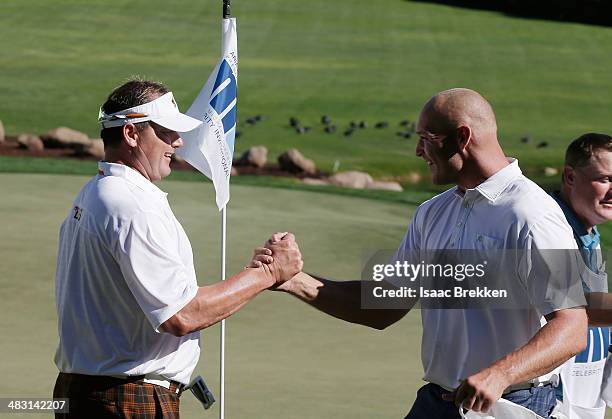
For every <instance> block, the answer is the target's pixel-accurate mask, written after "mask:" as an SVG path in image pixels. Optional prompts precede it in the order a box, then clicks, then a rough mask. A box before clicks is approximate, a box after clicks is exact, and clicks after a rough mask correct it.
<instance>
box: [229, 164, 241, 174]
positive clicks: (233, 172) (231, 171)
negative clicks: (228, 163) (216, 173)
mask: <svg viewBox="0 0 612 419" xmlns="http://www.w3.org/2000/svg"><path fill="white" fill-rule="evenodd" d="M238 174H239V173H238V169H236V168H235V167H234V166H232V170H230V176H238Z"/></svg>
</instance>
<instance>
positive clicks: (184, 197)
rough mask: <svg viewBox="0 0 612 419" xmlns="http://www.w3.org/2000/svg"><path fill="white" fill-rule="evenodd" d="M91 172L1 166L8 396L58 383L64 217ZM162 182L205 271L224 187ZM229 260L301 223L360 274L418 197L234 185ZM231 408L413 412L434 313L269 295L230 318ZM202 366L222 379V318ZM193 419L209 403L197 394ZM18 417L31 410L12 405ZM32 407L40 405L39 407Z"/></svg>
mask: <svg viewBox="0 0 612 419" xmlns="http://www.w3.org/2000/svg"><path fill="white" fill-rule="evenodd" d="M86 179H87V178H86V177H82V176H57V175H24V174H0V185H2V195H3V196H5V197H10V198H11V199H10V200H8V201H6V200H4V201H3V202H2V205H0V216H1V218H2V220H3V222H2V239H1V240H0V300H1V301H2V310H3V315H2V320H1V321H0V336H2V339H0V354H2V357H1V360H0V369H1V370H2V372H3V377H4V379H3V380H2V381H0V395H2V397H9V396H22V397H23V396H30V397H36V396H38V397H42V396H48V395H50V393H51V389H52V386H53V382H54V379H55V375H56V371H55V366H54V365H53V362H52V359H53V353H54V350H55V346H56V343H57V332H56V320H55V308H54V294H53V275H54V269H55V253H56V245H57V244H56V242H57V229H58V226H59V224H60V223H61V221H62V219H63V217H64V216H65V214H66V212H67V211H68V209H69V207H70V202H71V200H72V198H73V196H74V195H75V193H76V192H77V191H78V189H79V188H80V186H81V185H82V184H83V183H84V182H85V181H86ZM162 188H163V189H164V190H166V191H167V192H169V194H170V195H169V197H170V201H171V204H172V206H173V208H174V209H175V213H176V215H177V217H178V218H179V219H180V220H181V221H182V223H183V225H184V227H185V229H186V231H187V233H188V234H189V236H190V239H191V242H192V245H193V248H194V255H195V260H196V269H197V272H198V276H199V282H200V284H204V283H207V282H211V281H214V280H216V279H217V277H218V275H219V266H218V254H219V251H218V246H219V227H218V222H219V218H220V217H219V214H218V213H217V211H216V208H214V207H213V197H212V187H211V186H210V185H208V184H199V183H194V182H165V183H163V185H162ZM232 194H233V196H232V201H231V207H230V210H229V258H228V264H229V266H228V271H229V272H236V271H238V270H240V269H241V268H242V266H243V265H244V264H245V263H246V262H247V260H248V258H249V257H250V252H251V249H252V248H253V247H254V246H256V245H259V244H261V243H262V242H263V241H264V240H265V239H266V236H267V235H269V234H270V233H271V232H273V231H276V230H291V231H294V232H295V233H296V235H297V237H298V239H299V240H300V243H301V247H302V251H303V254H304V259H305V262H306V268H307V269H308V270H311V271H314V272H319V273H324V274H326V275H329V276H331V277H333V278H338V279H349V278H357V277H358V276H359V271H360V266H361V254H362V251H363V250H364V249H374V248H394V247H395V246H396V245H397V244H398V242H399V240H400V239H401V237H402V235H403V234H404V230H405V227H406V225H407V224H408V222H409V219H410V216H411V214H412V209H413V208H412V207H409V206H405V205H399V204H392V203H377V202H376V201H373V200H365V199H359V198H350V197H338V196H333V195H328V194H317V193H312V192H295V191H286V190H278V189H268V188H261V187H258V188H253V187H241V186H234V187H233V189H232ZM227 327H228V329H227V330H228V332H227V333H228V351H227V384H226V385H227V397H228V399H227V412H226V414H227V416H226V417H227V418H228V419H229V418H235V419H237V418H317V419H319V418H328V417H334V418H390V417H403V416H402V415H403V414H405V413H406V411H407V408H408V407H409V406H410V404H411V402H412V400H413V398H414V394H415V391H416V389H417V387H418V386H419V385H420V383H421V381H420V377H421V367H420V354H419V343H420V316H419V314H418V313H411V314H409V315H408V316H407V317H406V318H405V319H403V320H402V321H401V322H400V323H399V324H397V325H395V326H393V327H391V328H390V329H388V330H386V331H382V332H380V331H374V330H370V329H367V328H365V327H360V326H352V325H349V324H346V323H343V322H340V321H338V320H335V319H331V318H328V317H326V316H324V315H322V314H319V313H318V312H316V311H315V310H313V309H311V308H310V307H308V306H306V305H305V304H303V303H301V302H299V301H297V300H294V299H292V298H290V297H289V296H287V295H282V294H276V293H272V292H269V293H266V294H264V295H260V296H259V297H258V298H257V299H256V300H255V301H253V302H252V303H251V304H250V305H249V306H247V307H246V309H245V310H244V311H243V312H241V313H239V314H237V315H235V316H233V317H232V318H230V320H229V321H228V326H227ZM202 346H203V351H202V357H201V361H200V364H199V366H198V368H197V373H199V374H201V375H203V376H205V377H206V378H207V380H208V381H209V383H210V384H211V387H212V388H213V390H215V391H216V392H218V388H219V387H218V377H217V366H218V327H216V326H215V327H214V328H212V329H211V330H206V331H204V332H203V333H202ZM182 404H183V413H184V417H185V418H196V417H211V418H212V417H216V416H217V415H218V412H216V411H210V412H207V413H206V415H204V414H203V412H202V411H201V407H199V405H197V402H196V401H195V399H194V398H193V397H192V396H191V395H190V394H185V395H184V397H183V398H182ZM10 417H18V416H14V415H11V416H10ZM24 417H35V416H32V415H27V416H24Z"/></svg>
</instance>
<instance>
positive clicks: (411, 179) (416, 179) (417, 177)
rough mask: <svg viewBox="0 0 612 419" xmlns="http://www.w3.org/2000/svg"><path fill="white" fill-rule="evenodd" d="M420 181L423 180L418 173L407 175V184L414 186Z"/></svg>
mask: <svg viewBox="0 0 612 419" xmlns="http://www.w3.org/2000/svg"><path fill="white" fill-rule="evenodd" d="M422 179H423V176H421V174H420V173H419V172H410V173H408V183H411V184H413V185H416V184H417V183H420V182H421V180H422Z"/></svg>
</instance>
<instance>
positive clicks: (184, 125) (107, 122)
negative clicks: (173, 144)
mask: <svg viewBox="0 0 612 419" xmlns="http://www.w3.org/2000/svg"><path fill="white" fill-rule="evenodd" d="M145 121H152V122H155V123H156V124H158V125H161V126H162V127H164V128H167V129H170V130H172V131H177V132H188V131H191V130H193V129H196V128H197V127H199V126H200V125H201V124H202V121H199V120H197V119H195V118H192V117H190V116H188V115H185V114H184V113H181V112H180V111H179V109H178V105H177V104H176V101H175V100H174V96H172V92H168V93H166V94H164V95H162V96H160V97H158V98H157V99H155V100H153V101H151V102H149V103H145V104H144V105H139V106H134V107H132V108H128V109H124V110H122V111H119V112H115V113H111V114H107V113H105V112H104V111H103V110H102V108H100V113H99V114H98V122H100V123H101V124H102V128H112V127H120V126H123V125H125V124H128V123H131V124H136V123H138V122H145Z"/></svg>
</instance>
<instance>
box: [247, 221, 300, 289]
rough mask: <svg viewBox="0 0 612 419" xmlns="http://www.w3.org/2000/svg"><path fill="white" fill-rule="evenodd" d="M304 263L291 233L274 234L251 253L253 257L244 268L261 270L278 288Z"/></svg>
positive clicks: (298, 270) (297, 271)
mask: <svg viewBox="0 0 612 419" xmlns="http://www.w3.org/2000/svg"><path fill="white" fill-rule="evenodd" d="M303 267H304V261H303V260H302V254H301V252H300V248H299V246H298V244H297V242H296V241H295V236H294V235H293V234H291V233H287V232H283V233H274V234H273V235H272V237H270V238H269V239H268V241H266V243H265V244H264V246H262V247H257V248H255V250H254V251H253V257H252V258H251V261H250V262H249V264H248V265H247V266H246V268H263V269H264V270H266V271H268V272H269V273H270V274H271V275H272V276H273V277H274V280H275V284H274V286H279V285H281V284H283V283H285V282H286V281H288V280H290V279H291V278H292V277H293V276H294V275H296V274H297V273H299V272H301V271H302V268H303Z"/></svg>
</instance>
